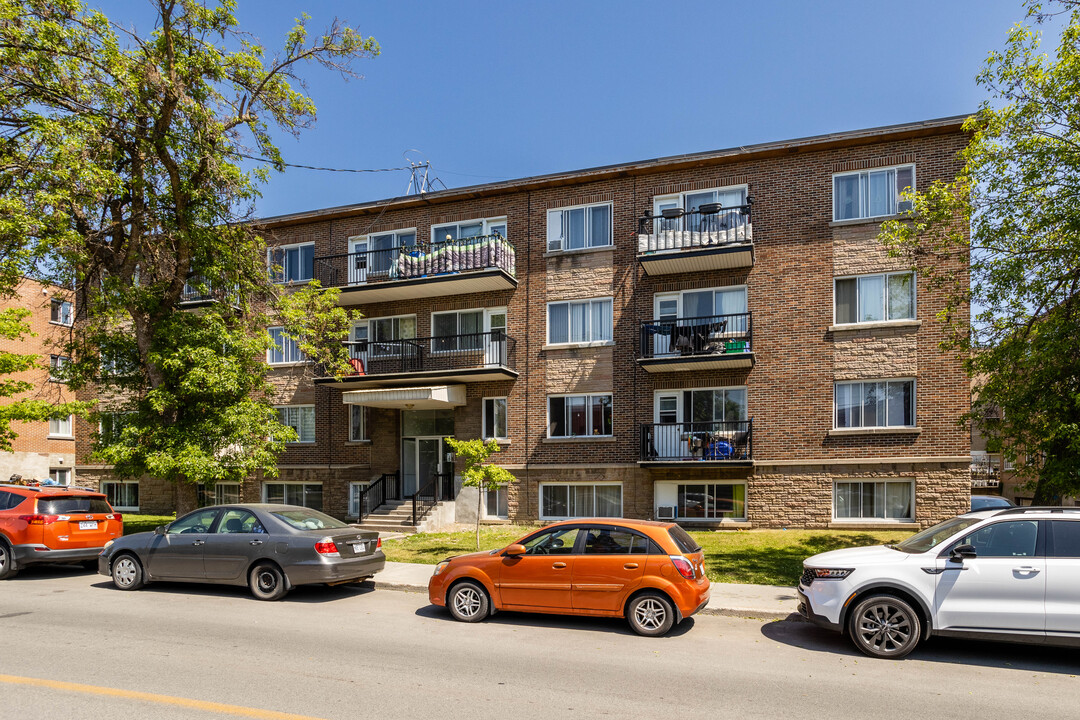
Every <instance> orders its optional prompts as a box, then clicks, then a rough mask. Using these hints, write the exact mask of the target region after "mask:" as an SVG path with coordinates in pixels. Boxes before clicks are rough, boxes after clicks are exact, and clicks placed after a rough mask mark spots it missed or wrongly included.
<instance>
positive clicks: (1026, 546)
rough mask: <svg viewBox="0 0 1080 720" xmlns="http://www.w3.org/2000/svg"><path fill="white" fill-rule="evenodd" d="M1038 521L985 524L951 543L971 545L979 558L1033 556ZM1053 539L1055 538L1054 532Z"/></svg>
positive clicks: (1037, 533)
mask: <svg viewBox="0 0 1080 720" xmlns="http://www.w3.org/2000/svg"><path fill="white" fill-rule="evenodd" d="M1038 537H1039V523H1038V522H1036V521H1035V520H1010V521H1008V522H998V523H994V524H993V525H985V526H983V527H981V528H979V529H978V530H976V531H975V532H973V533H971V534H970V535H968V536H967V537H964V538H961V539H960V540H958V541H956V542H955V543H953V544H952V547H956V546H957V545H971V546H972V547H974V548H975V556H976V557H981V558H995V557H996V558H1000V557H1004V558H1013V557H1034V556H1035V541H1036V539H1038ZM1054 539H1055V540H1057V534H1056V532H1055V535H1054Z"/></svg>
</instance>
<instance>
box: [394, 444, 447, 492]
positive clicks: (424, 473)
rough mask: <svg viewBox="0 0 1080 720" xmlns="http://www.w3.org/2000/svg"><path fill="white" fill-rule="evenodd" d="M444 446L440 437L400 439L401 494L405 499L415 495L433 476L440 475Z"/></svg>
mask: <svg viewBox="0 0 1080 720" xmlns="http://www.w3.org/2000/svg"><path fill="white" fill-rule="evenodd" d="M445 445H446V443H444V442H443V439H442V438H441V437H426V438H402V440H401V454H402V457H401V467H402V478H401V492H402V493H403V494H404V496H405V497H409V496H411V495H415V494H416V492H417V491H418V490H420V489H421V488H423V487H424V486H425V485H427V484H428V483H429V482H431V480H432V478H433V477H434V476H435V475H439V474H442V468H443V460H444V458H445V451H444V447H445Z"/></svg>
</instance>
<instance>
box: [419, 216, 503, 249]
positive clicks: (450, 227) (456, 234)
mask: <svg viewBox="0 0 1080 720" xmlns="http://www.w3.org/2000/svg"><path fill="white" fill-rule="evenodd" d="M487 235H499V236H500V237H503V238H505V237H506V218H505V217H499V218H484V219H482V220H467V221H465V222H458V223H448V224H446V225H435V226H433V227H432V228H431V242H433V243H441V242H450V241H453V240H467V239H469V238H476V237H485V236H487Z"/></svg>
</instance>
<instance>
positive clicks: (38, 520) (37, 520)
mask: <svg viewBox="0 0 1080 720" xmlns="http://www.w3.org/2000/svg"><path fill="white" fill-rule="evenodd" d="M19 519H20V520H22V521H23V522H25V523H26V524H27V525H52V524H53V523H54V522H56V521H57V520H59V519H60V516H59V515H20V516H19Z"/></svg>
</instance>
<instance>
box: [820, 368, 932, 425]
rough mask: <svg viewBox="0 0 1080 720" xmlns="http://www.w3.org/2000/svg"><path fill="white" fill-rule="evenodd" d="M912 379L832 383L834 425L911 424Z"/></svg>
mask: <svg viewBox="0 0 1080 720" xmlns="http://www.w3.org/2000/svg"><path fill="white" fill-rule="evenodd" d="M914 426H915V381H914V380H878V381H876V382H854V383H836V427H837V428H860V427H867V428H869V427H914Z"/></svg>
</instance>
